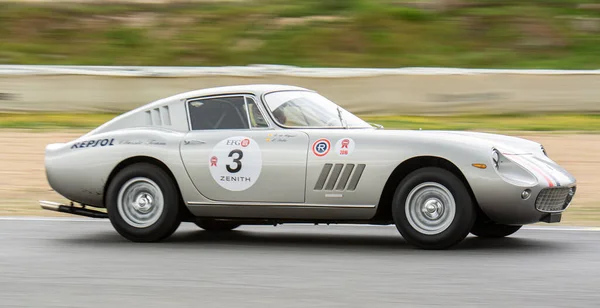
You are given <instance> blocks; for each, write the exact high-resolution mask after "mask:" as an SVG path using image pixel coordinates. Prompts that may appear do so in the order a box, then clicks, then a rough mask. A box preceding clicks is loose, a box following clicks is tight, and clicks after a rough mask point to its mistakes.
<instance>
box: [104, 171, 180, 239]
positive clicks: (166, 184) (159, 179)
mask: <svg viewBox="0 0 600 308" xmlns="http://www.w3.org/2000/svg"><path fill="white" fill-rule="evenodd" d="M134 178H137V179H148V180H150V181H152V182H154V183H155V184H156V185H157V186H158V188H159V189H160V192H161V193H162V196H163V198H162V200H163V202H162V205H163V206H162V212H160V213H158V211H157V212H156V213H157V214H156V215H155V216H154V217H157V218H155V220H156V221H154V222H153V223H151V224H149V225H147V226H135V225H133V223H130V222H127V221H128V220H129V221H132V220H131V218H128V217H131V216H130V215H127V214H126V213H125V212H127V210H125V211H120V210H119V205H118V202H119V201H118V198H119V193H120V190H121V188H123V185H125V184H126V183H128V182H129V181H130V180H132V181H133V179H134ZM143 181H145V180H142V182H143ZM134 183H137V182H134ZM132 185H133V184H132ZM124 195H126V194H124ZM156 199H159V198H156ZM179 200H180V198H179V189H178V188H177V186H176V184H175V183H174V181H173V180H172V179H171V177H170V176H169V175H168V174H167V173H166V172H165V171H164V170H163V169H161V168H160V167H158V166H155V165H153V164H150V163H136V164H133V165H130V166H127V167H125V168H124V169H123V170H121V171H119V173H117V175H116V176H115V177H114V178H113V179H112V181H111V182H110V184H109V186H108V190H107V193H106V209H107V212H108V218H109V219H110V222H111V224H112V225H113V227H114V228H115V230H116V231H117V232H118V233H119V234H120V235H121V236H123V237H124V238H126V239H128V240H130V241H133V242H158V241H161V240H163V239H165V238H167V237H169V236H170V235H172V234H173V232H175V230H177V228H178V227H179V225H180V224H181V218H180V211H179ZM154 201H155V202H157V201H156V200H154ZM122 204H129V203H128V202H123V203H122ZM138 204H139V203H138ZM150 204H152V202H150ZM121 208H122V209H123V208H127V209H129V211H135V210H133V207H131V206H129V207H126V206H123V207H121ZM153 208H154V207H153ZM137 214H139V212H138V213H137ZM148 223H150V221H148Z"/></svg>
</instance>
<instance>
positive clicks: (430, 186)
mask: <svg viewBox="0 0 600 308" xmlns="http://www.w3.org/2000/svg"><path fill="white" fill-rule="evenodd" d="M392 216H393V219H394V222H395V224H396V228H397V229H398V231H400V233H401V234H402V237H404V239H405V240H406V241H407V242H409V243H410V244H412V245H415V246H417V247H420V248H423V249H446V248H449V247H451V246H454V245H456V244H458V243H459V242H460V241H462V240H463V239H464V238H465V237H466V236H467V235H468V234H469V231H471V227H472V226H473V224H474V222H475V217H476V215H475V208H474V205H473V201H472V200H471V196H470V195H469V192H468V190H467V188H466V187H465V185H464V184H463V182H462V181H461V180H460V179H459V178H458V177H457V176H456V175H454V174H453V173H451V172H450V171H447V170H445V169H442V168H437V167H426V168H422V169H418V170H416V171H413V172H412V173H410V174H409V175H407V176H406V177H405V178H404V179H403V180H402V182H400V184H399V185H398V188H397V189H396V193H395V195H394V201H393V204H392Z"/></svg>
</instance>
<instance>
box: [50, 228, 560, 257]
mask: <svg viewBox="0 0 600 308" xmlns="http://www.w3.org/2000/svg"><path fill="white" fill-rule="evenodd" d="M365 231H366V232H368V231H367V230H365ZM62 240H64V241H68V242H70V243H73V244H81V245H83V244H86V245H94V246H114V245H119V246H121V245H123V244H127V245H128V246H130V247H153V248H156V247H161V246H163V247H167V246H168V247H179V248H202V249H210V248H218V247H221V248H222V247H227V248H232V247H236V246H237V247H239V248H243V249H253V248H261V249H277V250H282V249H302V250H312V251H319V250H322V251H326V250H355V251H360V250H364V251H391V250H393V251H397V250H406V251H409V250H420V249H419V248H416V247H414V246H413V245H411V244H409V243H408V242H406V241H405V240H404V239H403V238H402V236H401V235H400V234H372V233H371V234H369V233H365V234H360V233H358V232H354V233H351V234H344V233H330V232H323V233H319V232H302V231H297V230H296V231H294V232H290V231H289V230H286V231H284V232H277V231H266V232H265V231H254V230H243V229H242V230H233V231H227V232H215V231H204V230H197V229H194V230H189V229H188V230H179V231H177V232H176V233H175V234H173V235H172V236H171V237H169V238H168V239H166V240H164V241H162V242H159V243H132V242H129V241H128V240H126V239H124V238H122V237H121V236H119V235H118V234H117V233H116V232H114V231H113V232H106V233H105V232H102V233H101V234H99V233H96V234H91V233H88V234H85V235H84V234H81V235H80V236H77V237H69V238H63V239H62ZM565 249H569V248H568V245H567V244H566V243H563V242H560V241H558V240H555V241H553V240H549V239H548V238H543V239H541V238H540V239H536V238H531V237H521V236H519V234H518V233H517V234H514V235H512V236H511V237H507V238H499V239H482V238H478V237H474V236H468V237H467V238H465V239H464V240H463V241H462V242H461V243H459V244H458V245H456V246H454V247H452V248H451V249H449V250H446V251H505V252H523V251H527V252H535V253H540V252H542V253H545V252H548V251H554V252H556V251H559V250H565Z"/></svg>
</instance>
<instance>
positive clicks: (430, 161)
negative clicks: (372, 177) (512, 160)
mask: <svg viewBox="0 0 600 308" xmlns="http://www.w3.org/2000/svg"><path fill="white" fill-rule="evenodd" d="M425 167H439V168H442V169H445V170H448V171H450V172H452V173H453V174H454V175H456V176H457V177H458V178H459V179H460V180H461V181H462V182H463V184H464V185H465V187H466V188H467V191H468V192H469V195H470V196H471V200H473V203H474V204H475V207H476V210H477V216H478V217H480V216H481V215H483V212H482V211H481V209H480V207H479V204H477V199H476V198H475V194H474V193H473V190H472V189H471V185H469V182H468V181H467V178H466V177H465V175H464V174H463V173H462V171H461V170H460V168H458V167H457V166H456V165H455V164H454V163H452V162H451V161H449V160H447V159H445V158H443V157H438V156H416V157H412V158H409V159H407V160H405V161H403V162H402V163H400V164H399V165H398V166H397V167H396V168H395V169H394V171H392V173H391V174H390V176H389V178H388V180H387V181H386V183H385V185H384V187H383V191H382V193H381V196H380V198H379V203H378V204H377V212H376V213H375V216H374V217H373V220H376V221H392V220H393V219H392V201H393V198H394V193H395V192H396V188H397V187H398V184H400V182H401V181H402V180H403V179H404V178H405V177H406V176H407V175H409V174H410V173H411V172H413V171H415V170H418V169H421V168H425Z"/></svg>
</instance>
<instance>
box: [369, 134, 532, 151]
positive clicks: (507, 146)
mask: <svg viewBox="0 0 600 308" xmlns="http://www.w3.org/2000/svg"><path fill="white" fill-rule="evenodd" d="M375 131H376V132H377V133H375ZM375 131H374V132H373V133H374V134H383V135H387V136H388V137H389V138H393V139H395V138H399V139H401V140H402V139H405V138H409V139H418V140H420V141H422V142H427V143H433V142H435V143H439V142H440V141H443V142H446V143H452V144H462V145H464V146H466V147H469V148H471V147H472V146H475V145H477V146H484V147H489V148H490V149H491V148H496V149H498V150H499V151H501V152H502V153H505V154H520V155H527V154H531V155H539V154H542V151H541V144H539V143H537V142H534V141H531V140H527V139H523V138H519V137H513V136H507V135H500V134H491V133H479V132H466V131H443V130H375Z"/></svg>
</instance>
